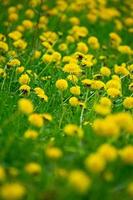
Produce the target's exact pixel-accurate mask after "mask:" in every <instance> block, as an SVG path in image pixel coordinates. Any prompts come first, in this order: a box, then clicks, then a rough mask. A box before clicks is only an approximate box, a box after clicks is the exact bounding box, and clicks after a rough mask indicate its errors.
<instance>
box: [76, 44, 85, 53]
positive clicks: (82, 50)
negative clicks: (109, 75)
mask: <svg viewBox="0 0 133 200" xmlns="http://www.w3.org/2000/svg"><path fill="white" fill-rule="evenodd" d="M77 51H79V52H81V53H84V54H86V53H87V52H88V46H87V45H86V44H85V43H84V42H79V43H78V44H77Z"/></svg>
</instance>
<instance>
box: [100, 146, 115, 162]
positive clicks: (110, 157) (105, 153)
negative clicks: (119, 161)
mask: <svg viewBox="0 0 133 200" xmlns="http://www.w3.org/2000/svg"><path fill="white" fill-rule="evenodd" d="M98 153H99V154H100V155H101V156H102V157H103V158H104V159H105V160H106V161H114V160H116V158H117V155H118V153H117V150H116V148H115V147H113V146H112V145H110V144H103V145H101V146H100V147H99V148H98Z"/></svg>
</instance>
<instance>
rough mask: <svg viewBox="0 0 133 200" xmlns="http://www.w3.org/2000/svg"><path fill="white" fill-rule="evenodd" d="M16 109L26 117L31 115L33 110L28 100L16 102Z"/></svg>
mask: <svg viewBox="0 0 133 200" xmlns="http://www.w3.org/2000/svg"><path fill="white" fill-rule="evenodd" d="M18 108H19V110H20V111H21V112H22V113H24V114H26V115H29V114H31V113H32V112H33V109H34V107H33V104H32V102H31V101H30V100H28V99H20V100H19V101H18Z"/></svg>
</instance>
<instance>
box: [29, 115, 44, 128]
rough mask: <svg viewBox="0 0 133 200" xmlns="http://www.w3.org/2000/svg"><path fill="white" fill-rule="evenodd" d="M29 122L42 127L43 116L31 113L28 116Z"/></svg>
mask: <svg viewBox="0 0 133 200" xmlns="http://www.w3.org/2000/svg"><path fill="white" fill-rule="evenodd" d="M28 120H29V122H30V123H31V124H32V125H33V126H36V127H39V128H40V127H42V126H43V118H42V116H41V115H40V114H37V113H33V114H31V115H30V116H29V118H28Z"/></svg>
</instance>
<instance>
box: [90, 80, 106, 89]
mask: <svg viewBox="0 0 133 200" xmlns="http://www.w3.org/2000/svg"><path fill="white" fill-rule="evenodd" d="M91 88H92V89H94V90H100V89H104V88H105V84H104V83H103V82H102V81H99V80H93V81H92V83H91Z"/></svg>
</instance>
